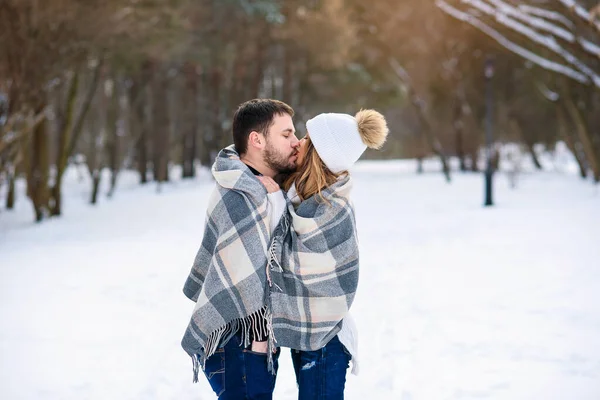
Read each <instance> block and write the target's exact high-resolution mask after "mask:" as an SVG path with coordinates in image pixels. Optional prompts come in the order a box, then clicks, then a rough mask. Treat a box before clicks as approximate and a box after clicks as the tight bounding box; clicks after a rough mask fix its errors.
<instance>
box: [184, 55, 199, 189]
mask: <svg viewBox="0 0 600 400" xmlns="http://www.w3.org/2000/svg"><path fill="white" fill-rule="evenodd" d="M185 78H186V85H185V92H184V93H185V98H186V100H187V101H186V107H187V108H186V110H185V111H186V115H187V116H188V117H187V118H186V119H187V121H186V124H185V125H184V129H185V130H186V131H185V133H184V134H183V135H182V137H183V146H182V162H183V173H182V176H183V178H193V177H194V176H196V169H195V168H194V162H195V160H196V147H197V144H196V139H197V136H198V104H197V99H198V74H197V72H196V66H195V65H194V64H187V65H186V66H185Z"/></svg>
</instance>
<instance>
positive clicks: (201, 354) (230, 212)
mask: <svg viewBox="0 0 600 400" xmlns="http://www.w3.org/2000/svg"><path fill="white" fill-rule="evenodd" d="M293 115H294V111H293V110H292V108H291V107H290V106H288V105H287V104H285V103H282V102H280V101H277V100H270V99H255V100H251V101H248V102H246V103H244V104H242V105H241V106H240V107H239V108H238V110H237V111H236V112H235V115H234V117H233V141H234V145H233V146H230V147H227V148H225V149H223V150H222V151H221V152H220V153H219V155H218V156H217V159H216V160H215V164H214V165H213V168H212V172H213V176H214V177H215V180H216V183H217V185H216V188H215V190H214V192H213V194H212V196H211V198H210V200H209V205H208V212H207V218H206V224H205V229H204V237H203V239H202V245H201V246H200V249H199V250H198V254H197V255H196V258H195V260H194V265H193V267H192V270H191V272H190V275H189V277H188V279H187V281H186V283H185V286H184V293H185V295H186V296H187V297H188V298H190V299H191V300H193V301H195V302H196V306H195V308H194V312H193V314H192V318H191V320H190V323H189V325H188V328H187V330H186V332H185V335H184V337H183V339H182V346H183V348H184V349H185V350H186V352H187V353H188V354H189V355H190V356H191V357H192V361H193V366H194V382H196V381H197V379H198V378H197V375H198V372H199V368H200V367H202V369H203V371H204V373H205V375H206V377H207V379H208V380H209V382H210V385H211V387H212V388H213V390H214V392H215V393H216V394H217V396H218V397H219V399H236V400H237V399H271V398H272V393H273V389H274V386H275V376H276V371H277V358H278V355H279V353H278V352H277V351H276V348H275V343H274V340H273V335H272V325H271V310H270V306H269V304H270V303H269V296H268V292H269V270H268V269H269V256H268V255H269V250H270V249H269V246H270V238H271V234H272V231H273V230H274V229H275V226H276V225H277V222H278V221H279V219H280V218H281V215H282V214H283V211H284V210H283V209H282V208H280V209H277V210H276V209H273V207H274V206H273V205H274V204H278V205H282V204H283V205H285V201H275V200H276V199H275V198H274V197H272V196H283V194H282V192H280V191H279V192H275V193H272V194H267V191H266V190H265V187H264V186H263V185H262V183H261V182H260V181H259V180H258V178H257V177H258V176H261V175H263V176H266V177H270V178H275V177H276V176H277V175H279V174H286V173H289V172H292V171H293V170H294V169H295V167H296V161H297V153H298V147H299V144H300V143H299V141H298V139H297V138H296V135H295V129H294V125H293V122H292V117H293ZM270 198H271V199H272V200H273V201H270ZM279 200H281V199H279Z"/></svg>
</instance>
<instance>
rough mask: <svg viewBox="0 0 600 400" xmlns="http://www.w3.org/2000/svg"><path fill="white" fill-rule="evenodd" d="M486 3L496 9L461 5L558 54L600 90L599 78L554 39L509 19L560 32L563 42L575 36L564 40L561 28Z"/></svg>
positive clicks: (471, 0)
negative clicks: (515, 17) (476, 10)
mask: <svg viewBox="0 0 600 400" xmlns="http://www.w3.org/2000/svg"><path fill="white" fill-rule="evenodd" d="M488 1H489V2H490V3H492V4H494V5H495V6H496V7H498V8H494V7H492V6H490V5H488V4H487V3H485V2H483V1H481V0H462V2H463V3H466V4H469V5H470V6H472V7H475V8H476V9H478V10H479V11H482V12H483V13H485V14H488V15H489V16H491V17H493V18H495V20H496V21H497V22H498V23H500V24H502V25H504V26H505V27H507V28H509V29H511V30H513V31H514V32H517V33H519V34H521V35H523V36H525V37H527V38H528V39H529V40H531V41H533V42H535V43H537V44H540V45H542V46H544V47H545V48H547V49H548V50H551V51H552V52H554V53H556V54H558V55H559V56H561V57H562V58H564V59H565V60H566V61H567V62H568V63H569V64H571V65H572V66H573V67H575V68H577V69H578V70H579V71H581V72H583V73H584V74H585V75H587V76H588V77H589V78H590V79H591V80H592V82H593V83H594V85H596V86H597V87H598V88H600V76H599V75H597V74H596V73H595V72H594V71H593V70H592V69H591V68H590V67H588V66H587V65H586V64H585V63H583V62H581V61H580V60H579V59H578V58H577V57H575V56H574V55H573V54H571V53H570V52H568V51H567V50H565V49H564V48H563V47H562V46H561V45H560V44H559V43H558V42H557V41H556V39H555V38H554V37H553V36H550V35H543V34H540V33H538V32H536V31H535V30H534V29H533V28H531V27H530V26H528V25H525V24H522V23H521V22H519V21H516V20H515V19H513V18H511V16H517V17H518V18H519V19H521V20H523V21H527V22H528V23H529V24H530V25H532V26H538V27H540V26H543V27H544V29H545V30H550V31H551V32H552V33H554V34H558V33H559V32H560V35H562V36H560V37H562V38H564V39H565V40H568V39H570V40H569V41H574V40H575V36H574V35H573V34H571V33H569V35H570V38H566V37H565V34H564V32H566V31H564V30H563V29H562V28H560V29H553V28H558V27H556V26H555V25H553V24H547V25H544V24H542V23H541V22H540V21H541V20H540V19H539V18H531V17H527V16H525V14H523V13H522V12H521V11H519V10H517V9H516V8H514V7H512V6H511V5H508V4H507V3H505V2H504V1H502V0H488ZM551 28H552V29H551ZM563 31H564V32H563ZM557 36H558V35H557Z"/></svg>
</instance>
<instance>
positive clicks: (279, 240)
mask: <svg viewBox="0 0 600 400" xmlns="http://www.w3.org/2000/svg"><path fill="white" fill-rule="evenodd" d="M351 188H352V181H351V178H350V177H349V176H346V177H343V178H340V180H338V181H337V182H336V183H334V184H333V185H332V186H330V187H329V188H327V189H325V190H324V191H323V196H324V197H325V199H326V200H327V202H323V201H319V200H317V196H313V197H312V198H310V199H307V200H305V201H303V202H302V203H301V204H300V205H299V206H298V208H297V209H294V207H293V205H292V204H291V202H288V213H287V214H286V215H284V218H282V219H281V221H280V223H279V225H278V227H277V229H276V230H275V232H274V234H273V240H272V242H271V246H270V248H269V275H270V276H269V282H270V288H271V296H270V306H271V307H272V313H273V321H272V323H273V332H274V335H275V340H276V341H277V346H283V347H290V348H292V349H296V350H318V349H320V348H322V347H323V346H325V345H326V344H327V343H328V342H329V340H330V339H331V338H333V337H334V336H335V335H336V334H337V333H338V332H339V330H340V329H341V324H342V319H343V318H344V317H345V316H346V314H347V313H348V310H349V309H350V306H351V305H352V301H353V300H354V295H355V293H356V288H357V285H358V238H357V235H356V223H355V215H354V209H353V206H352V204H351V202H350V199H349V194H350V190H351Z"/></svg>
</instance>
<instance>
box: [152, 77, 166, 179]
mask: <svg viewBox="0 0 600 400" xmlns="http://www.w3.org/2000/svg"><path fill="white" fill-rule="evenodd" d="M167 95H168V88H167V77H166V73H163V71H160V70H159V69H157V70H155V74H154V84H153V93H152V116H153V118H154V120H153V124H152V130H153V140H152V152H153V157H152V159H153V168H154V179H155V180H156V181H157V182H166V181H168V180H169V174H168V156H169V118H168V108H167Z"/></svg>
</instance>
